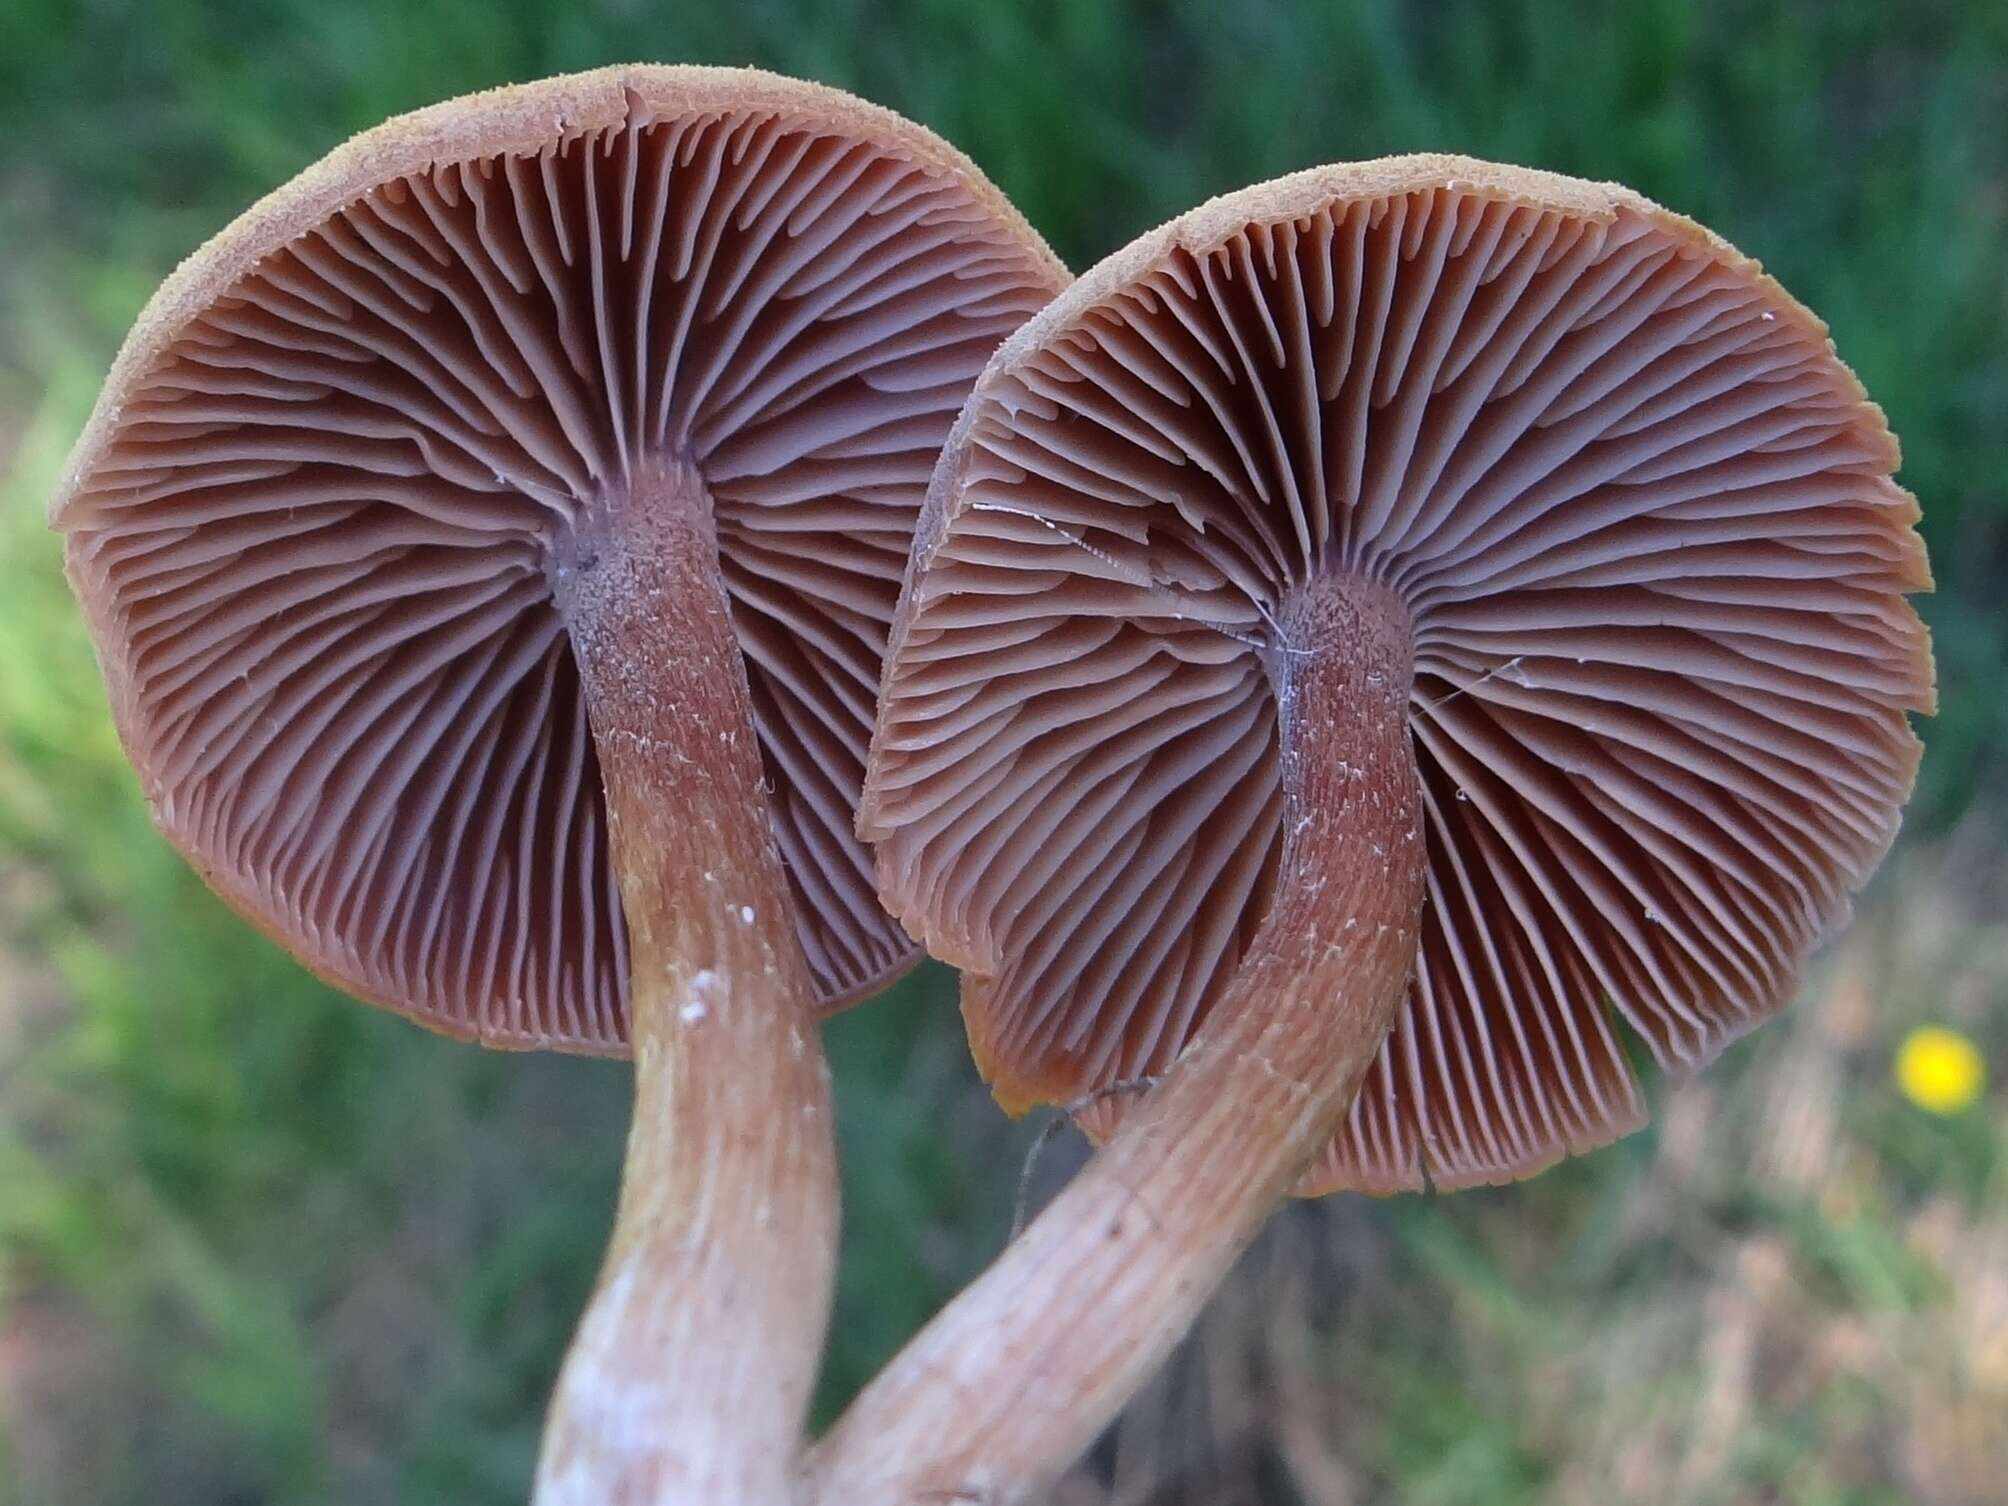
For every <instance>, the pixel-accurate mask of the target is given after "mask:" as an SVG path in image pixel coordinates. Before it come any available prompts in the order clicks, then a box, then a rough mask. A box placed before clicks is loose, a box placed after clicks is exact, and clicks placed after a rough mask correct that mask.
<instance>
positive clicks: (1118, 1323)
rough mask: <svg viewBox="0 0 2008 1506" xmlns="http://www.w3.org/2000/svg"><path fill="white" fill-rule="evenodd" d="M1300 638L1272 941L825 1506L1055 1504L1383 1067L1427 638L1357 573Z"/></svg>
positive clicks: (916, 1352)
mask: <svg viewBox="0 0 2008 1506" xmlns="http://www.w3.org/2000/svg"><path fill="white" fill-rule="evenodd" d="M1278 629H1279V634H1278V641H1277V642H1276V643H1274V644H1273V645H1272V646H1271V648H1270V650H1269V654H1268V662H1269V668H1270V673H1271V677H1272V681H1273V683H1274V685H1275V689H1276V697H1277V705H1278V710H1279V713H1280V717H1281V725H1282V757H1283V768H1282V774H1283V787H1284V796H1285V799H1284V814H1283V821H1284V826H1283V832H1284V850H1283V857H1282V862H1281V867H1280V870H1279V879H1278V884H1277V888H1276V891H1275V896H1274V899H1273V901H1272V903H1271V906H1270V909H1269V912H1268V914H1267V916H1266V918H1265V920H1264V922H1263V926H1262V929H1261V931H1260V932H1259V933H1258V935H1257V936H1256V938H1255V940H1254V943H1253V944H1252V946H1251V947H1250V949H1249V952H1248V954H1247V955H1246V957H1245V958H1244V960H1243V962H1242V964H1241V967H1240V969H1239V970H1238V972H1237V974H1236V976H1235V978H1234V981H1233V982H1232V984H1230V986H1229V988H1228V990H1227V992H1226V993H1225V994H1223V996H1222V997H1221V999H1220V1000H1219V1002H1218V1003H1217V1004H1216V1005H1215V1007H1214V1009H1213V1011H1212V1014H1211V1017H1210V1018H1209V1019H1208V1020H1207V1021H1206V1022H1205V1024H1204V1025H1203V1026H1202V1028H1201V1029H1200V1031H1199V1033H1198V1034H1197V1035H1196V1036H1195V1037H1194V1039H1193V1041H1192V1044H1191V1045H1190V1046H1189V1047H1188V1048H1187V1049H1186V1051H1185V1052H1184V1053H1183V1055H1181V1056H1180V1058H1179V1059H1178V1061H1177V1062H1175V1063H1174V1064H1173V1066H1172V1068H1171V1070H1170V1071H1169V1072H1168V1073H1167V1074H1166V1075H1165V1077H1164V1079H1163V1080H1162V1081H1161V1082H1160V1083H1159V1084H1158V1085H1157V1086H1156V1087H1154V1088H1152V1089H1151V1090H1150V1091H1149V1092H1148V1093H1146V1094H1145V1095H1144V1096H1143V1097H1142V1098H1141V1099H1140V1100H1139V1101H1137V1103H1136V1104H1135V1106H1134V1107H1133V1108H1132V1109H1130V1111H1129V1112H1128V1114H1127V1115H1126V1117H1125V1118H1124V1119H1123V1121H1122V1124H1121V1126H1120V1127H1119V1128H1118V1129H1117V1130H1116V1132H1115V1134H1114V1135H1113V1136H1112V1137H1111V1138H1110V1139H1109V1141H1108V1142H1107V1144H1105V1145H1104V1146H1103V1147H1102V1148H1101V1150H1100V1151H1098V1152H1097V1153H1096V1155H1095V1156H1094V1158H1093V1159H1092V1160H1091V1161H1089V1163H1088V1164H1087V1166H1086V1167H1084V1168H1083V1169H1082V1171H1081V1172H1080V1174H1079V1175H1078V1176H1076V1177H1075V1178H1074V1180H1073V1181H1072V1182H1071V1183H1070V1184H1069V1185H1068V1186H1067V1187H1066V1189H1065V1190H1064V1191H1062V1192H1061V1193H1060V1195H1059V1196H1058V1197H1057V1198H1055V1199H1054V1201H1053V1202H1052V1204H1051V1205H1050V1206H1049V1207H1048V1208H1047V1209H1046V1210H1045V1212H1044V1213H1043V1214H1042V1215H1041V1216H1040V1217H1039V1218H1038V1219H1036V1220H1035V1221H1034V1222H1033V1223H1032V1224H1031V1226H1030V1227H1029V1228H1027V1229H1026V1230H1025V1231H1024V1233H1023V1234H1021V1235H1020V1236H1019V1237H1018V1238H1017V1239H1016V1240H1015V1241H1013V1243H1012V1244H1011V1245H1010V1246H1009V1247H1008V1248H1007V1249H1006V1250H1005V1251H1004V1252H1003V1253H1002V1254H1001V1255H1000V1256H999V1257H998V1258H997V1259H996V1260H995V1261H994V1262H993V1263H992V1264H991V1266H990V1268H989V1269H988V1270H987V1271H985V1272H984V1274H983V1275H982V1276H981V1277H979V1278H978V1279H977V1280H976V1281H975V1283H973V1284H972V1285H971V1286H970V1287H968V1288H967V1289H966V1290H965V1291H964V1292H963V1293H962V1294H961V1295H960V1296H959V1297H957V1298H956V1299H955V1300H954V1301H953V1302H951V1303H950V1304H949V1305H948V1306H947V1307H946V1308H945V1309H943V1310H942V1312H941V1313H940V1314H938V1315H937V1316H936V1317H935V1319H934V1320H933V1321H932V1322H931V1323H929V1324H928V1325H927V1327H926V1328H924V1329H923V1330H922V1331H921V1332H920V1334H919V1335H918V1336H917V1337H915V1338H914V1339H913V1341H912V1342H910V1343H909V1344H908V1345H907V1346H906V1348H905V1349H904V1350H902V1351H901V1352H900V1353H899V1354H898V1355H897V1356H895V1357H894V1359H893V1360H892V1362H891V1363H890V1364H889V1365H888V1367H887V1368H886V1369H885V1370H884V1371H882V1372H881V1373H880V1374H879V1375H878V1377H877V1378H876V1379H874V1380H873V1381H872V1382H871V1384H870V1385H869V1386H867V1387H866V1389H865V1390H864V1391H863V1392H862V1393H861V1394H860V1395H859V1396H858V1398H857V1399H856V1400H855V1401H854V1402H853V1403H852V1404H851V1407H850V1409H849V1410H848V1411H846V1412H845V1413H844V1415H843V1417H842V1418H841V1419H839V1421H838V1422H837V1424H836V1426H835V1427H834V1428H833V1429H832V1430H831V1432H830V1433H829V1434H828V1435H827V1436H826V1437H825V1438H823V1439H822V1440H821V1441H820V1442H819V1443H818V1444H817V1445H816V1447H815V1448H814V1449H813V1451H812V1452H811V1454H810V1456H809V1459H808V1464H807V1468H808V1473H809V1477H810V1480H811V1483H812V1497H811V1498H812V1499H813V1500H815V1501H817V1502H819V1503H821V1506H855V1503H857V1502H861V1501H870V1502H873V1503H875V1506H918V1503H921V1502H939V1501H971V1502H981V1503H982V1506H1004V1503H1008V1502H1015V1501H1021V1500H1025V1499H1027V1498H1029V1497H1033V1496H1036V1495H1037V1494H1038V1493H1039V1492H1040V1491H1041V1490H1042V1489H1043V1488H1044V1487H1045V1486H1047V1485H1049V1484H1050V1483H1051V1482H1052V1481H1053V1480H1054V1479H1055V1478H1056V1477H1057V1476H1058V1475H1059V1474H1060V1472H1061V1471H1063V1470H1064V1469H1065V1468H1066V1467H1067V1466H1068V1465H1069V1464H1070V1463H1071V1462H1072V1461H1073V1460H1074V1459H1075V1458H1077V1457H1078V1456H1079V1455H1080V1454H1081V1453H1082V1452H1083V1451H1084V1450H1085V1449H1086V1448H1087V1446H1088V1445H1089V1444H1090V1443H1092V1442H1093V1440H1094V1438H1095V1435H1096V1434H1097V1433H1098V1432H1100V1431H1101V1429H1102V1428H1103V1427H1104V1426H1105V1425H1106V1424H1107V1423H1108V1422H1109V1420H1110V1419H1111V1418H1113V1417H1114V1415H1115V1414H1116V1412H1117V1411H1118V1410H1119V1409H1120V1408H1121V1407H1122V1405H1123V1403H1124V1402H1126V1401H1127V1400H1128V1399H1129V1398H1130V1396H1131V1395H1132V1394H1133V1393H1134V1392H1135V1391H1136V1389H1137V1387H1138V1386H1140V1385H1141V1384H1142V1383H1143V1381H1144V1380H1145V1379H1146V1378H1147V1377H1148V1376H1149V1375H1150V1374H1151V1372H1152V1371H1154V1370H1155V1369H1156V1368H1157V1366H1158V1365H1159V1363H1160V1362H1161V1361H1162V1360H1163V1358H1164V1357H1165V1355H1166V1354H1167V1353H1168V1352H1169V1351H1170V1350H1171V1348H1172V1346H1173V1345H1175V1344H1176V1343H1177V1342H1178V1340H1179V1338H1180V1337H1181V1336H1183V1335H1184V1333H1185V1332H1186V1330H1187V1329H1188V1328H1189V1327H1190V1325H1191V1323H1192V1321H1193V1319H1194V1318H1195V1317H1197V1315H1198V1313H1199V1310H1200V1308H1201V1307H1202V1306H1204V1305H1205V1302H1206V1300H1207V1298H1208V1297H1209V1296H1210V1295H1211V1294H1212V1292H1213V1290H1214V1288H1215V1287H1216V1286H1217V1285H1218V1284H1219V1282H1220V1281H1221V1279H1222V1278H1223V1277H1224V1276H1225V1275H1226V1274H1227V1271H1228V1269H1229V1268H1230V1267H1231V1266H1232V1265H1233V1263H1234V1261H1235V1259H1236V1257H1238V1256H1239V1255H1240V1253H1241V1252H1242V1250H1244V1249H1245V1248H1246V1247H1247V1246H1248V1244H1249V1243H1250V1242H1251V1241H1252V1240H1253V1239H1254V1237H1255V1235H1256V1234H1257V1233H1258V1232H1259V1231H1260V1229H1261V1228H1262V1226H1263V1224H1264V1223H1265V1222H1266V1221H1267V1220H1268V1218H1269V1216H1270V1215H1271V1214H1272V1213H1273V1212H1274V1211H1275V1209H1276V1208H1277V1206H1278V1205H1279V1204H1280V1203H1281V1202H1282V1200H1283V1198H1284V1197H1285V1196H1287V1195H1288V1193H1289V1191H1290V1189H1291V1188H1292V1186H1294V1185H1295V1184H1296V1182H1297V1180H1298V1178H1299V1177H1300V1176H1302V1174H1303V1173H1304V1171H1305V1170H1306V1168H1307V1167H1308V1166H1309V1164H1310V1163H1311V1161H1312V1159H1313V1158H1314V1157H1315V1156H1316V1155H1317V1154H1318V1153H1319V1152H1320V1151H1321V1150H1322V1149H1323V1148H1324V1147H1325V1146H1326V1145H1327V1144H1328V1143H1329V1142H1330V1140H1331V1137H1332V1134H1333V1132H1334V1130H1335V1129H1336V1127H1337V1125H1338V1122H1339V1121H1340V1119H1341V1118H1342V1117H1343V1116H1344V1114H1345V1111H1346V1109H1347V1106H1348V1105H1349V1104H1350V1103H1351V1101H1352V1098H1353V1095H1354V1093H1355V1092H1356V1091H1357V1090H1358V1087H1359V1084H1360V1081H1361V1079H1362V1077H1363V1076H1364V1074H1365V1072H1366V1070H1367V1067H1368V1065H1369V1064H1370V1063H1371V1062H1372V1061H1373V1058H1374V1056H1375V1053H1376V1052H1377V1051H1378V1050H1379V1048H1380V1045H1381V1042H1382V1039H1383V1037H1384V1036H1385V1035H1386V1033H1387V1031H1388V1029H1389V1028H1390V1026H1391V1024H1392V1022H1393V1020H1394V1017H1395V1011H1396V1007H1397V1005H1398V1004H1399V1003H1400V1000H1401V998H1402V995H1403V992H1404V990H1405V988H1406V986H1407V984H1408V980H1409V975H1410V972H1411V970H1412V969H1413V966H1414V962H1415V949H1416V942H1417V933H1418V928H1419V925H1420V921H1421V913H1422V901H1423V881H1424V843H1423V837H1422V822H1421V806H1420V795H1419V792H1418V786H1417V774H1416V768H1415V762H1414V756H1413V754H1412V752H1411V750H1410V745H1409V733H1408V703H1409V689H1410V684H1411V681H1412V678H1413V661H1412V650H1411V647H1410V642H1411V639H1410V633H1411V625H1410V622H1409V617H1408V613H1407V611H1406V610H1405V609H1404V608H1403V607H1402V606H1401V605H1400V604H1399V603H1398V602H1397V601H1396V600H1395V598H1394V597H1393V596H1392V595H1391V594H1390V593H1389V592H1388V591H1387V590H1386V589H1385V588H1383V587H1382V586H1380V585H1379V584H1378V583H1376V582H1373V581H1370V580H1367V579H1365V578H1363V577H1360V576H1356V575H1336V576H1328V577H1322V578H1320V579H1318V580H1317V581H1315V582H1313V584H1311V585H1310V586H1308V587H1306V588H1304V589H1302V590H1300V591H1298V592H1296V593H1294V595H1293V597H1292V598H1291V599H1290V600H1289V601H1288V603H1287V604H1286V606H1285V609H1284V611H1283V612H1282V613H1281V614H1279V617H1278Z"/></svg>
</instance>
